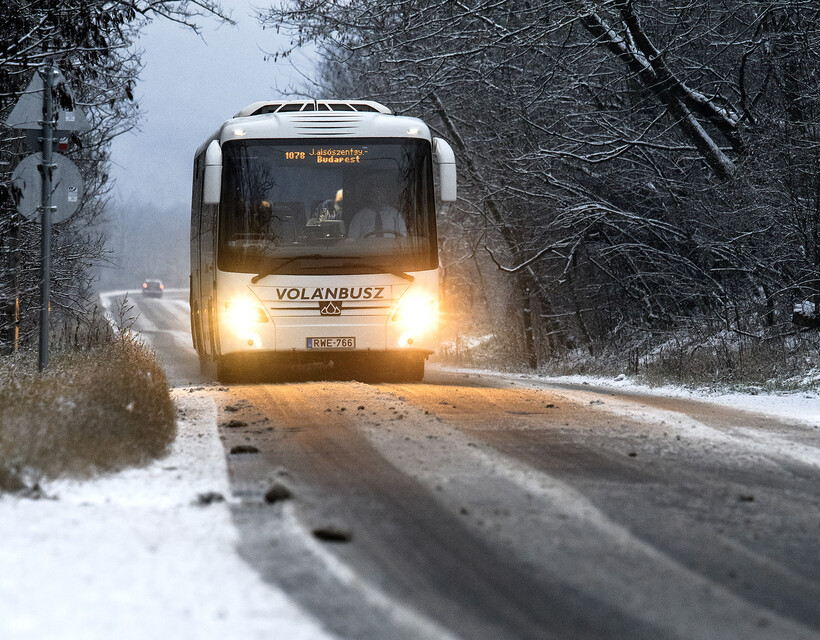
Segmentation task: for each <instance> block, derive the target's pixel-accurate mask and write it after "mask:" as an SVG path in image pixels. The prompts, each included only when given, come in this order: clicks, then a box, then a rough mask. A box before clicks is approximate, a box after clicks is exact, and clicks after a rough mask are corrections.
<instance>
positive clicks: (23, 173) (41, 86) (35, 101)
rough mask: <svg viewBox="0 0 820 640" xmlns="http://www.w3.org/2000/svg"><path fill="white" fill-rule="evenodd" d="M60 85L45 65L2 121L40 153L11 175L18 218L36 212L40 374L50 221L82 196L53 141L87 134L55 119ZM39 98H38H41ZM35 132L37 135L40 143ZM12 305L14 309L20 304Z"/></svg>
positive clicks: (71, 115)
mask: <svg viewBox="0 0 820 640" xmlns="http://www.w3.org/2000/svg"><path fill="white" fill-rule="evenodd" d="M62 81H63V78H62V76H61V75H60V72H59V71H57V69H55V68H54V67H53V66H51V65H50V64H48V65H46V66H45V67H44V68H43V70H42V77H41V75H40V74H38V73H35V74H34V77H33V78H32V80H31V82H30V83H29V86H28V88H27V89H26V91H25V92H24V94H23V95H22V96H21V97H20V100H18V102H17V104H16V105H15V106H14V109H12V111H11V113H10V114H9V117H8V119H7V120H6V124H7V125H8V126H9V127H12V128H15V129H22V130H25V131H26V137H27V139H28V141H29V145H30V146H33V147H35V149H36V148H37V147H39V148H40V150H41V151H40V153H38V154H35V155H33V156H28V157H27V158H25V159H23V161H22V162H21V163H20V164H19V165H18V166H17V168H15V170H14V173H13V174H12V178H13V180H14V184H15V186H16V187H17V189H16V191H17V193H18V194H19V198H18V202H17V210H18V212H19V213H20V214H22V215H23V216H25V217H32V218H33V217H36V213H37V211H40V212H41V217H40V220H41V229H40V247H41V269H40V272H41V283H40V338H39V354H40V355H39V361H38V366H39V369H40V371H42V370H43V369H45V368H46V367H47V366H48V337H49V330H48V324H49V315H50V306H51V302H50V298H51V226H52V223H53V222H54V221H55V220H56V221H58V222H59V221H62V220H64V219H66V218H68V217H69V216H70V215H71V214H72V213H74V211H75V210H76V209H77V207H78V206H79V204H80V201H81V200H82V190H83V184H82V178H81V177H80V172H79V170H78V169H77V167H76V166H75V165H74V163H72V162H71V161H70V160H68V159H67V158H65V157H63V156H61V155H60V154H59V153H54V140H55V139H58V140H59V139H62V138H65V137H67V136H68V132H70V131H87V130H89V129H90V128H91V127H90V126H89V124H88V121H87V120H86V118H85V114H84V113H83V112H82V111H80V110H73V111H67V110H64V111H61V112H60V113H58V114H55V112H54V86H55V82H58V83H59V82H62ZM38 94H42V97H40V96H38ZM55 115H56V116H57V117H56V118H55ZM55 122H56V128H55ZM38 130H39V131H38ZM35 132H39V133H40V134H41V135H40V136H39V139H37V136H36V135H35ZM35 141H36V142H35ZM34 167H36V169H37V171H36V172H35V171H34V170H33V169H34ZM15 305H19V301H17V302H15Z"/></svg>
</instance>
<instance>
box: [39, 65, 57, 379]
mask: <svg viewBox="0 0 820 640" xmlns="http://www.w3.org/2000/svg"><path fill="white" fill-rule="evenodd" d="M43 80H44V81H45V91H43V140H42V144H43V162H42V164H41V165H40V173H41V174H42V180H43V191H42V193H43V223H42V225H41V228H40V246H41V247H42V256H41V258H42V265H41V278H42V280H41V282H40V352H39V353H40V358H39V361H38V362H39V364H38V367H39V369H40V371H42V370H43V369H45V368H46V367H47V366H48V333H49V332H48V320H49V311H50V309H49V307H50V306H51V172H52V169H53V168H54V166H53V165H52V164H51V154H52V153H53V148H52V147H53V145H54V121H53V118H54V95H53V94H52V88H53V86H54V85H53V82H54V75H53V70H52V67H51V65H48V66H47V67H46V68H45V78H43Z"/></svg>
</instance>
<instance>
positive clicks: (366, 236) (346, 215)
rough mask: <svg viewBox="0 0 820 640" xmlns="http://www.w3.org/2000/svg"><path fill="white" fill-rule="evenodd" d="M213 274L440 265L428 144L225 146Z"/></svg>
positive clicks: (280, 142) (352, 142)
mask: <svg viewBox="0 0 820 640" xmlns="http://www.w3.org/2000/svg"><path fill="white" fill-rule="evenodd" d="M222 154H223V159H222V200H221V205H220V213H219V253H218V260H219V268H220V269H222V270H223V271H239V272H245V273H255V274H257V275H264V274H270V273H286V274H321V273H344V272H348V273H368V272H376V271H385V272H391V271H394V272H395V271H399V272H404V271H413V270H424V269H434V268H436V267H437V266H438V252H437V240H436V221H435V205H434V200H433V170H432V160H431V150H430V143H429V142H427V141H425V140H412V139H384V138H380V139H362V138H356V139H348V140H344V141H341V140H330V141H328V140H326V139H324V140H293V141H291V140H231V141H229V142H226V143H225V145H224V146H223V149H222Z"/></svg>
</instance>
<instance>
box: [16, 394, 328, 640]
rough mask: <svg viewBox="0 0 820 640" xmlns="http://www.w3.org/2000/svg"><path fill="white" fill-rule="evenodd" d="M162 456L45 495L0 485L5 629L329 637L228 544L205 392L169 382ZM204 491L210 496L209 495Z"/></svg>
mask: <svg viewBox="0 0 820 640" xmlns="http://www.w3.org/2000/svg"><path fill="white" fill-rule="evenodd" d="M173 394H174V396H175V402H176V405H177V408H178V412H179V416H178V417H179V422H178V424H179V435H178V437H177V439H176V441H175V443H174V445H173V449H172V451H171V453H170V455H169V456H167V457H166V458H163V459H162V460H159V461H157V462H155V463H153V464H152V465H150V466H149V467H146V468H143V469H129V470H126V471H123V472H121V473H118V474H115V475H111V476H107V477H102V478H99V479H96V480H94V481H90V482H83V483H74V482H56V483H51V484H49V485H48V486H46V487H45V493H46V494H47V495H48V496H50V497H52V498H54V499H41V500H31V499H21V498H17V497H14V496H2V497H0V540H2V544H0V637H2V638H3V639H4V640H18V639H20V640H22V639H26V640H28V639H32V640H34V639H37V640H40V639H42V638H60V639H61V640H70V639H74V638H76V639H77V640H80V639H82V640H96V639H100V640H102V639H105V640H109V639H111V638H117V639H118V640H130V639H134V640H136V639H143V638H174V639H175V640H179V639H185V638H191V639H197V640H200V639H202V638H220V639H221V640H231V639H236V640H240V639H241V640H245V639H252V638H259V639H262V638H266V639H267V638H271V637H279V638H288V640H314V639H316V640H319V639H324V638H330V637H332V636H331V635H330V634H329V633H327V632H325V631H324V630H322V628H321V627H320V625H319V624H318V623H317V622H316V621H315V620H313V619H312V618H311V617H310V616H309V615H307V614H306V613H304V612H302V611H301V610H300V609H299V608H298V607H297V606H296V605H295V604H294V603H292V602H291V601H290V600H289V599H288V598H287V596H286V595H285V594H284V593H283V592H282V591H280V590H278V589H276V588H274V587H272V586H270V585H267V584H265V583H264V582H262V580H261V579H260V578H259V577H258V576H257V574H256V573H255V572H254V571H253V570H252V569H251V568H250V567H248V566H247V565H246V564H245V563H244V562H243V561H242V560H241V559H240V558H239V557H238V556H237V554H236V551H235V542H236V539H237V532H236V529H235V528H234V526H233V524H232V522H231V516H230V512H229V509H228V506H227V504H226V503H225V502H210V503H207V504H201V503H200V500H199V496H200V494H208V493H211V494H212V495H215V494H220V495H222V496H224V497H226V498H229V497H230V488H229V483H228V475H227V467H226V463H225V457H224V450H223V448H222V445H221V443H220V441H219V438H218V435H217V432H216V409H215V407H214V404H213V401H212V400H211V399H210V398H209V397H207V395H205V394H202V393H196V392H194V391H193V390H187V389H177V390H175V391H174V392H173ZM206 502H207V501H206Z"/></svg>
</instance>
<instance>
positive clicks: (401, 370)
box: [393, 356, 424, 382]
mask: <svg viewBox="0 0 820 640" xmlns="http://www.w3.org/2000/svg"><path fill="white" fill-rule="evenodd" d="M394 366H395V369H394V372H395V373H394V375H393V377H394V379H395V380H396V381H398V382H421V381H422V379H423V378H424V356H412V357H406V358H398V359H397V361H396V362H395V363H394Z"/></svg>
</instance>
